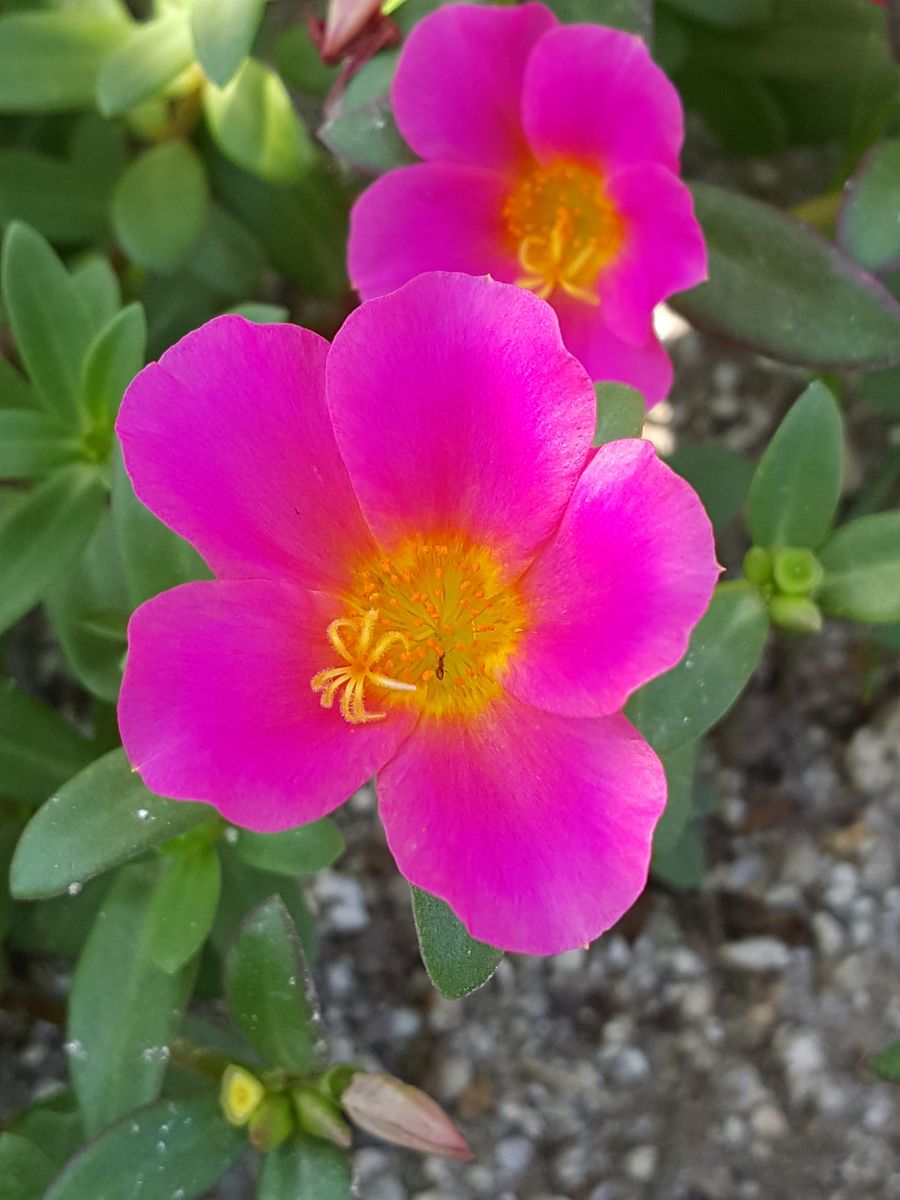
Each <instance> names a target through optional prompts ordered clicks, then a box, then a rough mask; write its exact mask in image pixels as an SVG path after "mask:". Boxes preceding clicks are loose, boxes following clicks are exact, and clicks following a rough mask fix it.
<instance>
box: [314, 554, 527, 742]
mask: <svg viewBox="0 0 900 1200" xmlns="http://www.w3.org/2000/svg"><path fill="white" fill-rule="evenodd" d="M345 600H346V611H345V614H344V615H342V616H339V617H336V618H335V620H333V621H332V622H331V623H330V624H329V626H328V628H327V630H326V635H327V638H328V642H329V643H330V645H331V649H332V651H333V652H334V655H335V656H336V657H337V658H338V659H339V660H340V663H339V665H337V666H334V667H326V668H325V669H324V670H321V671H318V672H317V673H316V674H315V675H314V676H313V677H312V679H311V680H310V684H311V686H312V689H313V691H314V692H319V693H321V703H322V706H323V708H331V706H332V705H333V704H334V702H335V700H336V699H337V698H338V696H339V697H340V701H339V705H340V712H341V715H342V716H343V717H344V719H345V720H347V721H349V722H350V724H351V725H361V724H366V723H368V722H371V721H382V720H384V718H385V717H386V716H387V713H386V711H385V708H387V707H390V706H392V705H395V704H412V705H415V706H416V707H418V708H420V710H421V711H422V713H423V714H427V715H430V716H437V717H465V716H471V715H473V714H474V713H477V712H480V711H481V710H482V709H484V708H486V707H487V705H488V704H490V702H491V700H492V699H493V698H494V697H495V696H497V695H498V694H499V692H500V685H499V684H498V683H497V681H496V675H497V673H498V672H499V671H500V669H501V668H502V667H503V666H504V665H505V664H506V662H507V661H508V660H509V657H510V655H511V654H512V653H513V651H514V650H515V646H516V642H517V641H518V637H519V634H520V633H521V631H522V628H523V625H524V619H525V613H524V607H523V604H522V601H521V597H520V596H519V593H518V591H517V589H516V587H515V586H514V585H512V584H510V583H509V581H508V580H507V579H506V578H505V576H504V573H503V571H502V570H501V568H500V566H499V564H498V563H497V561H496V559H495V558H494V557H493V555H492V554H491V552H490V551H489V550H487V549H486V548H485V547H483V546H475V545H472V544H471V543H469V542H467V541H466V540H464V539H462V538H446V539H442V540H440V541H438V540H437V539H436V540H434V541H426V540H424V539H422V538H414V539H409V540H407V541H405V542H403V543H402V544H401V545H400V546H398V547H397V548H396V549H395V550H394V551H392V552H391V554H390V556H385V557H381V558H378V559H377V560H375V561H373V562H370V563H366V564H364V565H362V566H361V567H360V569H359V570H358V571H356V572H355V575H354V586H353V590H352V592H351V593H350V594H348V595H347V596H346V597H345ZM370 704H371V705H372V706H373V707H370Z"/></svg>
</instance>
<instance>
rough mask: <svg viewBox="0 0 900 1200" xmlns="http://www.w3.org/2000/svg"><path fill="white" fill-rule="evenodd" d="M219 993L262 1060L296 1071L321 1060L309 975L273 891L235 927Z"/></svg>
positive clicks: (309, 1069) (305, 1071)
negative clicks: (223, 989)
mask: <svg viewBox="0 0 900 1200" xmlns="http://www.w3.org/2000/svg"><path fill="white" fill-rule="evenodd" d="M225 994H226V996H227V998H228V1007H229V1010H230V1012H231V1016H232V1019H233V1020H234V1023H235V1025H237V1027H238V1028H239V1029H240V1031H241V1033H243V1035H244V1037H245V1038H246V1039H247V1041H248V1042H249V1043H250V1045H251V1046H252V1047H253V1048H254V1050H256V1051H257V1052H258V1053H259V1054H261V1055H262V1057H263V1058H264V1059H265V1060H266V1062H268V1063H271V1064H272V1065H273V1066H276V1067H281V1068H282V1069H283V1070H285V1071H289V1072H291V1073H293V1074H297V1075H309V1074H312V1073H313V1072H315V1071H321V1070H324V1068H325V1066H326V1064H327V1061H328V1060H327V1056H326V1052H325V1044H324V1041H323V1037H322V1027H321V1018H320V1016H319V1012H318V1004H317V1001H316V998H315V989H314V986H313V982H312V976H311V975H310V973H309V969H308V967H307V965H306V959H305V956H304V954H303V948H302V946H301V945H300V938H299V937H298V936H297V930H296V927H295V926H294V923H293V921H292V920H291V918H290V915H289V914H288V911H287V909H286V908H285V906H284V904H283V902H282V901H281V899H280V898H279V897H278V896H271V897H270V898H269V899H268V900H264V901H263V903H262V904H260V905H259V906H258V907H257V908H255V909H254V910H253V911H252V912H251V913H250V915H249V916H248V917H247V918H246V919H245V920H244V921H243V922H242V924H241V925H240V927H239V928H238V931H237V935H236V937H235V939H234V942H233V944H232V946H231V949H230V950H229V952H228V958H227V961H226V969H225Z"/></svg>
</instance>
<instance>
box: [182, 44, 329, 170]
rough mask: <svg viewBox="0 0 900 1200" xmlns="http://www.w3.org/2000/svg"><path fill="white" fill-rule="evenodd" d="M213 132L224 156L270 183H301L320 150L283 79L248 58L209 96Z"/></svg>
mask: <svg viewBox="0 0 900 1200" xmlns="http://www.w3.org/2000/svg"><path fill="white" fill-rule="evenodd" d="M203 109H204V112H205V113H206V120H207V124H208V125H209V131H210V133H211V134H212V137H213V140H214V141H215V142H216V145H217V146H218V147H219V149H220V150H221V151H222V153H223V154H224V155H225V156H226V157H227V158H230V159H231V160H232V162H235V163H237V165H238V166H239V167H243V168H244V170H246V171H250V172H251V173H252V174H254V175H258V176H259V177H260V178H261V179H265V180H268V181H269V182H270V183H279V184H288V183H296V182H297V181H298V180H299V179H301V178H302V177H303V175H304V173H305V172H306V171H307V170H309V168H310V167H311V166H312V164H313V163H314V162H315V159H316V151H315V147H314V146H313V144H312V141H311V140H310V137H309V134H308V133H307V132H306V129H305V127H304V126H303V124H302V122H301V121H300V118H299V117H298V116H297V114H296V113H295V112H294V107H293V105H292V104H291V98H290V96H289V95H288V93H287V89H286V88H285V86H284V84H283V83H282V82H281V80H280V79H279V77H278V76H277V75H276V74H275V72H274V71H272V70H271V69H270V68H269V67H266V66H264V65H263V64H262V63H261V62H258V61H257V60H256V59H254V58H248V59H247V60H246V62H245V63H244V65H243V66H242V67H241V69H240V70H239V71H238V73H237V75H235V77H234V79H232V81H231V82H230V83H229V84H227V85H226V86H225V87H223V88H218V87H216V86H215V85H213V84H210V86H209V87H207V88H206V90H205V91H204V93H203Z"/></svg>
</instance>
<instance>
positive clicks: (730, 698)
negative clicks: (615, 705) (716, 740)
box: [626, 583, 769, 754]
mask: <svg viewBox="0 0 900 1200" xmlns="http://www.w3.org/2000/svg"><path fill="white" fill-rule="evenodd" d="M768 628H769V618H768V614H767V612H766V606H765V603H764V601H763V599H762V597H761V596H760V594H759V593H758V592H757V591H756V590H755V589H754V588H752V587H749V586H747V585H745V584H741V583H728V584H721V585H720V586H719V587H718V588H717V589H716V591H715V594H714V595H713V598H712V603H711V604H710V606H709V608H708V609H707V610H706V615H705V616H704V617H703V619H702V620H701V621H700V623H699V625H697V627H696V628H695V629H694V632H693V635H692V637H691V641H690V645H689V646H688V650H687V653H686V654H685V656H684V658H683V659H682V660H681V662H680V663H679V664H678V666H677V667H673V668H672V670H671V671H667V672H666V673H665V675H660V676H659V678H658V679H654V680H652V681H651V682H650V683H648V684H646V685H645V686H644V687H642V688H641V690H640V691H639V692H637V694H636V695H635V696H634V697H632V699H631V700H630V701H629V704H628V707H627V709H626V713H627V715H628V716H629V717H630V718H631V720H632V721H633V722H634V724H635V725H637V727H638V729H640V731H641V732H642V733H643V734H644V736H645V737H646V738H647V740H648V741H649V742H650V744H651V745H652V746H653V748H654V749H655V750H657V751H658V752H659V753H661V754H666V753H669V752H670V751H672V750H675V749H677V748H678V747H679V746H683V745H684V743H685V742H690V741H695V740H696V739H697V738H699V737H700V735H701V734H703V733H705V732H706V730H707V729H709V728H710V726H712V725H714V724H715V723H716V721H718V720H719V719H720V718H721V717H723V716H724V715H725V713H726V712H727V711H728V709H729V708H730V707H731V706H732V704H733V703H734V701H735V700H736V699H737V697H738V696H739V695H740V693H741V692H742V691H743V689H744V687H745V686H746V683H747V680H748V679H749V678H750V676H751V675H752V674H753V672H754V670H755V669H756V666H757V664H758V663H759V660H760V658H761V657H762V652H763V647H764V645H765V641H766V634H767V632H768Z"/></svg>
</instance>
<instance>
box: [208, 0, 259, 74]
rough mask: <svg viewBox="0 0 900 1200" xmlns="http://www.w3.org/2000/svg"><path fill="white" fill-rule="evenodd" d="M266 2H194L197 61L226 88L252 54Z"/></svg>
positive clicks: (242, 0)
mask: <svg viewBox="0 0 900 1200" xmlns="http://www.w3.org/2000/svg"><path fill="white" fill-rule="evenodd" d="M265 6H266V0H193V3H192V5H191V25H192V28H193V32H194V44H195V45H196V47H197V59H198V60H199V62H200V66H201V67H202V68H203V71H204V74H206V75H207V77H208V78H209V79H211V80H212V81H213V83H217V84H218V85H219V87H224V86H225V84H226V83H228V81H229V79H231V77H232V75H233V74H234V73H235V71H236V70H237V69H238V67H239V66H240V65H241V63H242V62H243V60H244V59H245V58H246V57H247V55H248V54H249V53H250V48H251V47H252V45H253V39H254V38H255V37H256V31H257V29H258V28H259V23H260V21H261V20H262V14H263V10H264V8H265Z"/></svg>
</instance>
